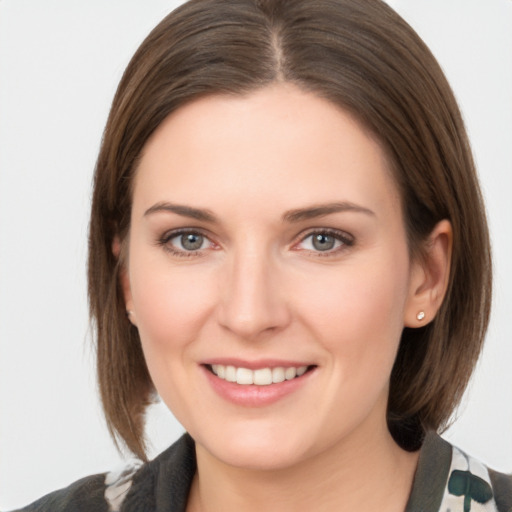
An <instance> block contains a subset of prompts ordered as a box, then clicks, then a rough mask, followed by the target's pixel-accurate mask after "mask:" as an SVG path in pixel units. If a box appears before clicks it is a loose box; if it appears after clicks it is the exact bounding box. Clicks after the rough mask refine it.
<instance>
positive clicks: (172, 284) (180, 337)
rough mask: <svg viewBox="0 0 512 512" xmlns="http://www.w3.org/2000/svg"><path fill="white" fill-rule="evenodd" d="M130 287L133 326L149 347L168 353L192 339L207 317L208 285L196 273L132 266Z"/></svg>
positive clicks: (156, 265) (208, 281)
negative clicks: (135, 323) (135, 317)
mask: <svg viewBox="0 0 512 512" xmlns="http://www.w3.org/2000/svg"><path fill="white" fill-rule="evenodd" d="M132 268H134V270H133V271H132V272H131V275H130V283H131V290H132V297H133V304H134V308H135V311H136V314H137V326H138V329H139V332H140V336H141V340H142V344H143V346H144V350H145V351H146V350H147V349H148V348H149V346H153V347H154V348H155V349H158V350H160V351H161V350H165V351H172V350H173V349H177V348H180V347H183V346H184V345H186V344H187V343H188V342H190V341H191V340H193V339H194V338H195V337H196V334H197V332H198V331H199V330H200V329H201V327H202V325H203V324H204V322H205V321H206V319H207V318H208V316H209V311H210V308H211V304H212V292H213V289H212V288H213V287H212V282H211V279H208V278H207V276H205V275H204V274H205V272H204V271H202V270H201V271H200V270H199V269H198V270H197V271H196V272H190V269H188V270H187V271H185V270H184V269H180V268H179V267H178V268H169V265H168V264H166V263H165V262H164V263H163V264H162V263H160V262H152V263H151V264H149V265H148V264H145V265H140V266H139V267H138V268H139V269H140V270H141V271H140V272H138V271H137V266H135V265H134V266H133V267H132Z"/></svg>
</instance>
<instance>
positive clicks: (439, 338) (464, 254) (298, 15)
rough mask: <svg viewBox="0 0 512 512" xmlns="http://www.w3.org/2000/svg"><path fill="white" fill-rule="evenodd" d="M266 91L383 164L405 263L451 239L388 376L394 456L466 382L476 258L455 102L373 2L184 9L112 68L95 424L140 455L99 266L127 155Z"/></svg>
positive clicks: (126, 184)
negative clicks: (166, 126)
mask: <svg viewBox="0 0 512 512" xmlns="http://www.w3.org/2000/svg"><path fill="white" fill-rule="evenodd" d="M276 81H285V82H290V83H293V84H295V85H297V86H299V87H301V88H303V89H305V90H308V91H313V92H314V93H316V94H317V95H319V96H322V97H324V98H327V99H329V100H330V101H332V102H333V103H334V104H336V105H339V106H341V107H342V108H344V109H346V110H348V111H350V112H351V113H353V114H354V115H355V116H356V117H357V118H358V119H359V120H360V121H361V123H363V125H364V126H366V127H367V128H368V129H369V130H371V131H372V132H373V133H374V134H375V135H376V136H377V137H378V139H379V140H380V142H381V144H382V145H383V147H384V148H385V150H386V151H387V152H388V155H389V159H390V162H391V163H392V166H393V170H394V175H395V179H396V182H397V184H398V187H399V189H400V191H401V197H402V202H403V211H404V216H405V222H406V227H407V234H408V238H409V246H410V249H411V254H413V255H414V254H415V255H418V253H419V252H421V243H422V242H423V241H424V240H425V239H426V237H427V235H428V234H429V233H430V232H431V230H432V229H433V227H434V226H435V224H436V223H437V222H439V221H440V220H441V219H449V220H450V221H451V223H452V226H453V234H454V235H453V236H454V242H453V254H452V262H451V275H450V281H449V285H448V291H447V294H446V297H445V300H444V302H443V305H442V307H441V309H440V311H439V312H438V314H437V316H436V318H435V319H434V320H433V321H432V322H431V323H430V324H428V325H426V326H424V327H422V328H418V329H410V328H405V329H404V331H403V335H402V340H401V343H400V348H399V352H398V356H397V360H396V363H395V366H394V369H393V372H392V376H391V388H390V397H389V405H388V424H389V427H390V430H391V432H392V433H393V435H394V436H395V439H396V440H397V441H398V442H399V443H400V444H401V445H402V446H404V447H405V448H409V449H413V448H416V447H418V445H419V443H421V439H422V436H423V435H424V432H425V431H426V430H427V429H434V430H439V429H442V428H443V427H444V426H445V425H446V423H447V421H448V420H449V418H450V416H451V415H452V413H453V411H454V409H455V407H456V406H457V404H458V402H459V401H460V398H461V396H462V393H463V391H464V389H465V387H466V385H467V382H468V380H469V377H470V375H471V373H472V370H473V368H474V365H475V363H476V360H477V358H478V355H479V352H480V350H481V346H482V342H483V338H484V334H485V331H486V328H487V323H488V317H489V309H490V298H491V261H490V247H489V239H488V232H487V225H486V219H485V213H484V207H483V203H482V198H481V194H480V189H479V185H478V180H477V177H476V173H475V169H474V164H473V160H472V156H471V151H470V148H469V144H468V140H467V136H466V132H465V129H464V125H463V122H462V119H461V115H460V112H459V109H458V107H457V103H456V101H455V98H454V96H453V93H452V91H451V89H450V86H449V85H448V83H447V81H446V79H445V77H444V75H443V73H442V71H441V69H440V67H439V65H438V64H437V62H436V60H435V58H434V57H433V56H432V54H431V53H430V51H429V50H428V48H427V47H426V46H425V44H424V43H423V42H422V41H421V39H420V38H419V37H418V35H417V34H416V33H415V32H414V31H413V30H412V29H411V28H410V27H409V26H408V25H407V23H406V22H405V21H404V20H402V19H401V18H400V17H399V16H398V15H397V14H396V13H395V12H394V11H393V10H392V9H391V8H389V7H388V6H387V5H386V4H385V3H384V2H382V1H380V0H192V1H190V2H187V3H186V4H184V5H182V6H181V7H179V8H178V9H176V10H175V11H174V12H172V13H171V14H170V15H169V16H167V17H166V18H165V19H164V20H163V21H162V22H161V23H160V24H159V25H158V26H157V27H156V28H155V29H154V30H153V31H152V32H151V33H150V34H149V36H148V37H147V38H146V40H145V41H144V42H143V43H142V45H141V46H140V48H139V49H138V50H137V52H136V54H135V55H134V57H133V58H132V60H131V62H130V64H129V65H128V67H127V69H126V71H125V73H124V76H123V78H122V80H121V83H120V84H119V88H118V90H117V93H116V95H115V98H114V101H113V104H112V109H111V112H110V116H109V118H108V122H107V125H106V128H105V133H104V138H103V142H102V146H101V150H100V153H99V157H98V162H97V166H96V173H95V179H94V194H93V202H92V213H91V221H90V243H89V269H88V277H89V301H90V310H91V317H92V319H93V320H94V321H95V325H96V329H97V358H98V361H97V363H98V379H99V386H100V392H101V398H102V402H103V408H104V411H105V415H106V419H107V424H108V427H109V430H110V433H111V434H112V436H113V438H114V440H115V441H117V440H119V439H122V440H123V441H124V442H125V443H126V445H127V446H128V448H129V449H130V450H131V451H133V452H134V453H135V454H137V455H138V456H139V457H141V458H144V457H145V440H144V421H143V417H144V416H143V413H144V410H145V407H146V405H147V404H148V401H149V400H150V398H151V394H152V392H153V391H154V390H153V384H152V382H151V378H150V375H149V373H148V370H147V367H146V364H145V361H144V357H143V353H142V350H141V345H140V339H139V335H138V332H137V329H136V328H135V327H133V326H132V325H131V324H130V322H129V321H128V319H127V317H126V312H125V305H124V301H123V295H122V291H121V288H120V283H119V273H120V270H121V268H122V263H121V262H120V261H119V260H118V259H116V258H115V257H114V255H113V253H112V243H113V239H114V237H115V236H116V235H117V236H119V237H120V239H121V240H123V239H125V237H126V235H127V233H128V231H129V225H130V209H131V185H132V182H133V176H134V172H135V169H136V165H137V159H138V157H139V156H140V154H141V150H142V148H143V146H144V144H145V143H146V141H147V140H148V138H149V137H150V135H151V134H152V133H153V132H154V130H155V129H156V128H157V127H158V126H159V125H160V123H161V122H162V121H163V120H164V119H165V118H166V117H167V116H168V115H169V114H170V113H171V112H173V111H175V110H176V109H177V108H179V107H180V106H183V105H184V104H186V103H187V102H190V101H193V100H194V99H196V98H198V97H200V96H202V95H207V94H214V93H227V94H245V93H248V92H250V91H254V90H256V89H258V88H261V87H264V86H265V85H268V84H271V83H273V82H276Z"/></svg>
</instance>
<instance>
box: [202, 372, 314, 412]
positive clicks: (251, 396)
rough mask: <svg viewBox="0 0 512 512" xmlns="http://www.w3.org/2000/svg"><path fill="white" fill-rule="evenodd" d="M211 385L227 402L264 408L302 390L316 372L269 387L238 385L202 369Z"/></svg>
mask: <svg viewBox="0 0 512 512" xmlns="http://www.w3.org/2000/svg"><path fill="white" fill-rule="evenodd" d="M202 368H203V370H204V373H205V374H206V378H207V379H208V381H209V383H210V385H211V386H212V388H213V389H214V391H216V392H217V394H218V395H220V396H221V397H222V398H224V399H225V400H227V401H229V402H232V403H234V404H236V405H242V406H244V407H264V406H266V405H271V404H273V403H275V402H278V401H279V400H281V399H282V398H284V397H286V396H288V395H290V394H292V393H294V392H295V391H297V390H298V389H300V388H301V387H302V386H303V385H304V384H305V383H306V382H307V381H308V380H309V378H310V376H311V374H313V373H314V370H309V371H307V372H306V373H305V374H304V375H301V376H300V377H295V378H294V379H291V380H285V381H283V382H279V383H277V384H269V385H268V386H257V385H255V384H245V385H243V384H237V383H236V382H228V381H227V380H224V379H219V377H217V376H216V375H215V374H213V373H212V372H211V371H210V370H209V369H208V368H206V367H204V366H203V367H202Z"/></svg>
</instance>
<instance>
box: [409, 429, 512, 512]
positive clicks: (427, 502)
mask: <svg viewBox="0 0 512 512" xmlns="http://www.w3.org/2000/svg"><path fill="white" fill-rule="evenodd" d="M410 505H413V507H412V508H411V507H409V508H408V509H407V510H408V511H412V510H414V511H418V510H421V511H423V510H438V511H439V512H447V511H451V512H457V511H461V512H462V511H466V510H477V511H479V512H512V475H506V474H504V473H499V472H496V471H493V470H492V469H490V468H488V467H487V466H486V465H485V464H484V463H482V462H480V461H479V460H477V459H475V458H474V457H471V456H470V455H468V454H466V453H465V452H464V451H462V450H460V449H459V448H457V447H456V446H453V445H451V444H450V443H448V442H447V441H445V440H444V439H442V438H441V437H439V436H438V435H437V434H434V433H429V434H428V435H427V437H426V439H425V442H424V444H423V447H422V449H421V453H420V459H419V463H418V468H417V471H416V476H415V481H414V486H413V490H412V494H411V500H410Z"/></svg>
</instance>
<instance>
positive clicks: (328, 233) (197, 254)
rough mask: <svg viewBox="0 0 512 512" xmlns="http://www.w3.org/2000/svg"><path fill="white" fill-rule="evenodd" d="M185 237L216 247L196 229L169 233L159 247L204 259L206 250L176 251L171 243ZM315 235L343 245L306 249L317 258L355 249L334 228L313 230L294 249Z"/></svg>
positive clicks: (347, 236) (350, 240) (349, 239)
mask: <svg viewBox="0 0 512 512" xmlns="http://www.w3.org/2000/svg"><path fill="white" fill-rule="evenodd" d="M183 235H199V236H201V237H203V238H204V239H205V240H207V241H209V243H210V244H212V245H215V244H214V243H213V242H211V240H210V239H209V238H208V236H206V235H204V234H203V233H201V231H200V230H194V229H178V230H175V231H171V232H167V233H165V234H164V235H163V236H162V237H161V238H160V239H159V240H158V245H159V246H162V247H163V248H164V249H165V250H166V251H168V252H170V253H171V254H172V255H173V256H177V257H180V258H190V257H202V256H204V254H203V251H204V249H198V250H195V251H185V250H181V249H175V248H174V247H173V246H172V245H171V244H170V243H169V242H170V241H171V240H172V239H173V238H177V237H179V236H183ZM314 235H323V236H330V237H333V238H334V239H335V241H338V242H341V245H340V246H338V247H337V248H334V249H330V250H326V251H314V250H309V249H304V250H305V251H307V252H310V253H313V254H314V255H315V256H318V257H322V258H325V257H330V256H331V257H332V256H335V255H337V254H338V253H339V252H341V251H343V250H346V249H347V248H349V247H353V246H354V243H355V240H354V237H353V236H352V235H350V234H349V233H346V232H344V231H340V230H337V229H332V228H324V229H313V230H310V231H309V232H307V233H306V234H304V235H302V236H301V238H300V240H299V241H298V242H296V243H295V244H294V245H293V247H296V246H297V245H299V244H301V243H304V242H305V241H306V240H307V239H308V238H309V237H312V236H314Z"/></svg>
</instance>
